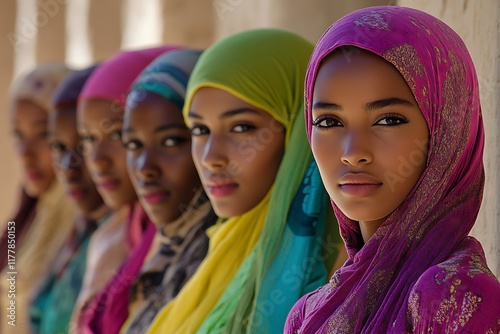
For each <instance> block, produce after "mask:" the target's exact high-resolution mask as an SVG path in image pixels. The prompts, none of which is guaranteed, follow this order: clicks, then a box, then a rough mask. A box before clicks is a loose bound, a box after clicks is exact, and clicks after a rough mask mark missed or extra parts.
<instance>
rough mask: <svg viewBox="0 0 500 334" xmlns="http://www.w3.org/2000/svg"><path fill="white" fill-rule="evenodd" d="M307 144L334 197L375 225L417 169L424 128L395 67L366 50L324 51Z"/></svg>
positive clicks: (424, 150) (399, 197)
mask: <svg viewBox="0 0 500 334" xmlns="http://www.w3.org/2000/svg"><path fill="white" fill-rule="evenodd" d="M312 119H313V128H312V138H311V147H312V151H313V154H314V157H315V158H316V161H317V163H318V166H319V169H320V173H321V177H322V179H323V182H324V184H325V186H326V189H327V191H328V193H329V195H330V197H331V198H332V199H333V201H334V202H335V204H336V205H337V206H338V207H339V208H340V209H341V210H342V212H344V214H345V215H346V216H347V217H349V218H350V219H353V220H356V221H360V222H361V221H362V222H370V223H373V224H376V225H377V226H380V224H381V223H382V222H383V221H384V220H385V219H386V217H387V216H388V215H389V214H390V213H391V212H393V211H394V210H395V209H396V208H397V207H398V206H399V205H400V204H401V202H403V200H404V199H405V198H406V196H407V195H408V194H409V193H410V191H411V190H412V188H413V187H414V186H415V184H416V183H417V181H418V179H419V177H420V175H421V174H422V172H423V170H424V168H425V165H426V160H427V145H428V137H429V132H428V130H427V125H426V122H425V119H424V117H423V115H422V113H421V111H420V109H419V107H418V105H417V102H416V101H415V98H414V96H413V94H412V92H411V90H410V89H409V87H408V85H407V84H406V82H405V80H404V79H403V77H402V76H401V75H400V73H399V72H398V71H397V70H396V69H395V68H394V67H393V66H392V65H391V64H390V63H388V62H386V61H385V60H383V59H382V58H380V57H377V56H375V55H373V54H370V53H368V52H365V51H361V50H359V52H357V53H354V54H350V59H349V61H347V58H345V57H344V55H343V54H342V53H341V52H334V53H333V54H332V55H329V56H328V57H327V58H326V59H325V60H324V61H323V62H322V64H321V67H320V69H319V72H318V76H317V79H316V82H315V86H314V94H313V99H312Z"/></svg>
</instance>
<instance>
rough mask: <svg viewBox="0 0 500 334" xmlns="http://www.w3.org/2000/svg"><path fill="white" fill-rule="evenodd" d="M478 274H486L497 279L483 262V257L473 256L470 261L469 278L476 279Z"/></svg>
mask: <svg viewBox="0 0 500 334" xmlns="http://www.w3.org/2000/svg"><path fill="white" fill-rule="evenodd" d="M478 274H486V275H488V276H490V277H493V278H495V275H494V274H493V273H492V272H491V270H490V269H489V268H488V267H487V266H486V264H485V263H484V262H483V260H482V259H481V256H479V254H472V255H471V256H470V260H469V271H468V272H467V276H469V277H471V278H474V277H475V276H476V275H478Z"/></svg>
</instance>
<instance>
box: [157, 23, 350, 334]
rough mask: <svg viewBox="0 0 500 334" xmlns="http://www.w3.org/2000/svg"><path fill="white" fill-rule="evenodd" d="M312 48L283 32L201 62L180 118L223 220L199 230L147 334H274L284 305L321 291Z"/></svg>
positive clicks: (236, 41) (212, 51)
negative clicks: (308, 107) (199, 242)
mask: <svg viewBox="0 0 500 334" xmlns="http://www.w3.org/2000/svg"><path fill="white" fill-rule="evenodd" d="M312 49H313V47H312V45H311V44H310V43H309V42H308V41H306V40H304V39H303V38H301V37H299V36H297V35H295V34H293V33H289V32H285V31H281V30H275V29H259V30H253V31H247V32H243V33H239V34H236V35H233V36H231V37H228V38H226V39H224V40H222V41H220V42H218V43H216V44H215V45H213V46H212V47H210V48H209V49H207V50H206V51H205V52H204V53H203V55H202V56H201V57H200V60H199V61H198V63H197V64H196V67H195V69H194V71H193V73H192V75H191V77H190V80H189V84H188V91H187V95H186V102H185V105H184V116H185V117H186V119H187V123H188V126H189V127H190V128H191V131H192V136H193V144H192V145H193V147H192V152H193V160H194V161H195V165H196V167H197V170H198V173H199V174H200V178H201V180H202V183H203V186H204V188H205V191H206V192H207V194H208V196H209V198H210V201H211V202H212V205H213V207H214V210H215V212H216V213H217V214H218V215H219V216H220V217H223V219H221V221H220V222H219V224H217V225H216V226H214V227H213V228H212V229H211V230H210V231H209V235H210V246H209V252H208V255H207V257H206V258H205V260H204V261H203V263H202V264H201V265H200V267H199V269H198V271H197V272H196V273H195V275H194V276H193V277H192V278H191V280H190V281H189V282H188V283H187V284H186V285H185V286H184V288H183V289H182V290H181V292H180V293H179V295H178V296H177V297H176V298H175V299H174V300H173V301H172V302H171V303H169V304H168V305H167V306H166V307H165V308H164V309H163V310H162V311H161V312H160V313H159V315H158V316H157V317H156V319H155V321H154V322H153V324H152V326H151V327H150V329H149V333H195V332H198V333H238V334H241V333H281V332H282V331H283V325H284V322H285V319H286V316H287V313H288V311H289V309H290V308H291V306H292V305H293V304H294V302H295V301H296V300H298V298H300V296H301V295H302V294H303V293H304V292H306V291H311V290H313V289H315V288H316V287H318V286H319V285H320V284H322V283H325V282H326V281H327V272H328V271H329V269H330V267H331V262H329V261H330V260H331V259H335V258H336V256H337V253H338V246H339V243H340V238H339V236H338V232H337V234H335V233H333V234H328V233H326V231H325V227H326V222H327V221H331V220H329V218H327V216H330V217H331V216H333V215H332V214H331V210H330V209H329V201H328V196H327V195H326V192H325V190H324V188H323V186H322V185H321V179H320V177H319V172H318V169H317V167H316V164H315V162H314V161H313V159H312V157H311V152H310V149H309V147H308V141H307V137H306V133H305V127H304V121H303V119H302V113H303V80H304V75H305V71H306V68H307V62H308V59H309V56H310V54H311V52H312ZM209 109H211V110H209ZM214 115H216V116H214ZM266 117H267V121H266V122H263V121H262V120H263V119H266ZM231 118H232V119H231ZM224 119H225V120H224ZM259 122H261V123H262V124H261V123H259ZM270 147H273V148H274V151H272V149H271V148H270ZM270 150H271V151H270ZM215 151H217V153H214V152H215ZM216 155H217V157H215V156H216ZM209 156H211V157H209ZM266 157H268V160H266V159H267V158H266ZM209 160H211V161H209ZM259 162H260V163H261V164H260V166H257V164H258V163H259ZM256 166H257V167H256ZM249 171H250V172H249ZM329 227H330V226H329ZM332 230H338V228H337V227H336V226H333V229H332ZM325 238H327V239H325ZM324 240H328V241H330V243H325V242H324ZM325 245H327V246H325ZM325 263H326V264H325ZM327 268H328V269H327Z"/></svg>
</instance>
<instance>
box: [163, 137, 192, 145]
mask: <svg viewBox="0 0 500 334" xmlns="http://www.w3.org/2000/svg"><path fill="white" fill-rule="evenodd" d="M185 142H187V140H186V139H185V138H181V137H167V138H165V139H164V140H163V146H166V147H174V146H179V145H181V144H183V143H185Z"/></svg>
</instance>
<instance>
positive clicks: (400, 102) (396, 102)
mask: <svg viewBox="0 0 500 334" xmlns="http://www.w3.org/2000/svg"><path fill="white" fill-rule="evenodd" d="M393 106H403V107H414V106H415V105H414V104H413V103H411V102H410V101H408V100H405V99H401V98H399V97H390V98H387V99H382V100H376V101H372V102H367V103H366V104H365V105H364V106H363V109H364V110H366V111H371V110H377V109H382V108H386V107H393ZM313 109H320V110H327V111H342V110H343V108H342V106H341V105H339V104H337V103H326V102H316V103H314V105H313Z"/></svg>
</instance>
